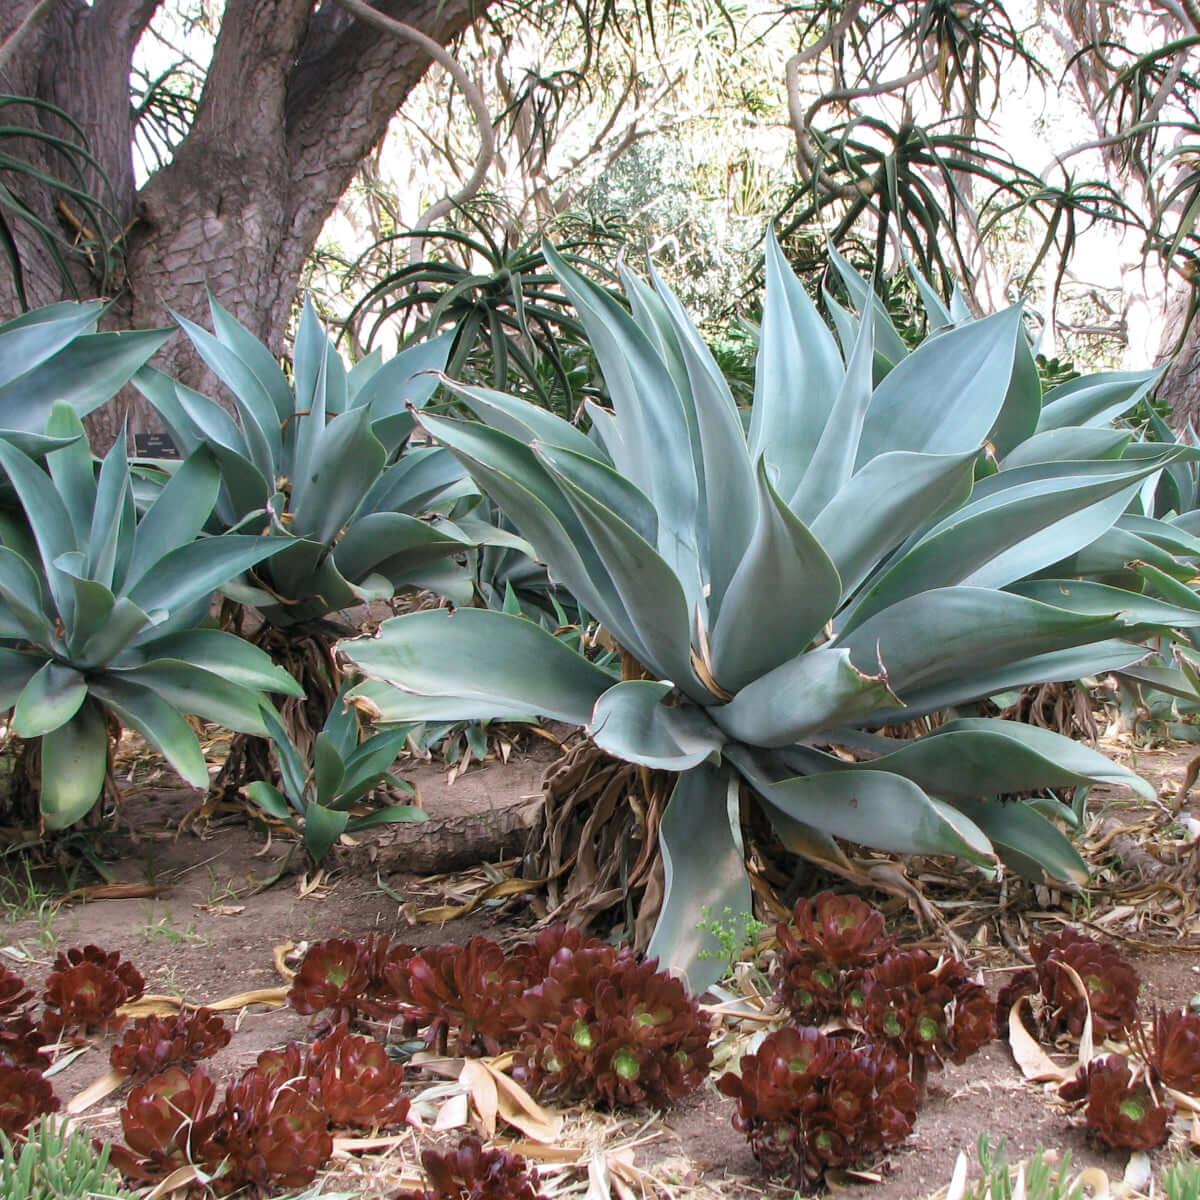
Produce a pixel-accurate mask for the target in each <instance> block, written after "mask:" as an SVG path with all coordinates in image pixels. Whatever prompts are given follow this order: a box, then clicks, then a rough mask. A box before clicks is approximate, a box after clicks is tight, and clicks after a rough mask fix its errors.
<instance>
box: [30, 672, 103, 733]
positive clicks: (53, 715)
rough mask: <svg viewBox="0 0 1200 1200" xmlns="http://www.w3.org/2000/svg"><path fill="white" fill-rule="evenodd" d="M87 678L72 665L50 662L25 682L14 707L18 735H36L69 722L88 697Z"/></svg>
mask: <svg viewBox="0 0 1200 1200" xmlns="http://www.w3.org/2000/svg"><path fill="white" fill-rule="evenodd" d="M87 693H88V685H87V680H86V679H84V677H83V676H82V675H81V674H80V673H79V672H78V671H76V670H75V669H74V668H72V667H68V666H66V665H64V664H63V663H57V662H54V661H50V662H47V663H46V664H45V666H43V667H42V669H41V670H40V671H38V673H37V674H36V675H34V676H33V678H32V679H30V681H29V682H28V683H27V684H26V685H25V688H24V690H23V691H22V692H21V695H20V696H19V697H18V699H17V703H16V707H15V708H14V709H13V716H12V728H13V732H14V733H15V734H16V735H17V737H22V738H36V737H41V736H42V735H43V734H47V733H49V732H50V731H51V730H53V729H58V728H59V726H61V725H65V724H66V723H67V722H68V721H70V720H71V718H72V717H74V716H75V714H76V713H77V712H78V711H79V707H80V705H81V704H83V702H84V700H85V699H86V697H87Z"/></svg>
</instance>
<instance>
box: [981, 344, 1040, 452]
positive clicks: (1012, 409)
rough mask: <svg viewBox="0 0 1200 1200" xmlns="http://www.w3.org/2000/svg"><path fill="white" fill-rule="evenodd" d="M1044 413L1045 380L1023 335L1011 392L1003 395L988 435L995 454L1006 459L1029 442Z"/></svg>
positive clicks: (1010, 387)
mask: <svg viewBox="0 0 1200 1200" xmlns="http://www.w3.org/2000/svg"><path fill="white" fill-rule="evenodd" d="M1041 415H1042V381H1041V378H1040V377H1039V376H1038V369H1037V362H1036V361H1035V360H1034V357H1033V351H1032V350H1031V349H1030V347H1029V339H1028V338H1027V337H1025V336H1024V334H1021V336H1019V337H1018V338H1017V346H1016V356H1015V358H1014V360H1013V373H1012V379H1011V380H1010V381H1009V384H1008V393H1007V394H1006V395H1005V397H1004V405H1003V407H1002V408H1001V409H1000V415H999V416H998V417H997V418H996V423H995V424H994V425H993V426H992V429H991V432H990V433H989V434H988V441H989V442H990V443H991V446H992V456H993V457H994V458H998V459H999V458H1003V457H1004V456H1005V455H1006V454H1008V453H1009V452H1010V451H1012V450H1013V449H1015V448H1018V447H1020V446H1022V445H1023V444H1024V443H1025V442H1026V441H1028V440H1029V438H1031V437H1032V436H1033V432H1034V430H1035V429H1036V428H1037V423H1038V420H1039V418H1040V417H1041Z"/></svg>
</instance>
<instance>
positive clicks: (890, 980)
mask: <svg viewBox="0 0 1200 1200" xmlns="http://www.w3.org/2000/svg"><path fill="white" fill-rule="evenodd" d="M994 1012H995V1010H994V1006H993V1003H992V999H991V997H990V996H989V995H988V993H987V989H986V988H984V986H983V985H982V984H981V983H979V982H977V981H976V980H973V979H972V978H971V976H970V972H969V971H968V970H967V967H966V966H965V965H964V964H963V963H961V962H959V961H958V960H957V959H941V960H939V959H937V958H935V957H934V956H933V955H932V954H930V953H928V952H927V951H925V950H907V951H902V952H899V953H896V954H889V955H888V956H887V957H885V958H884V959H883V961H882V962H879V963H876V964H875V966H873V967H872V968H871V969H870V970H869V971H867V972H865V981H864V984H863V1004H862V1019H863V1024H864V1028H865V1029H866V1030H867V1032H868V1033H869V1034H870V1035H872V1036H874V1037H877V1038H879V1039H881V1040H884V1041H888V1042H890V1043H891V1044H892V1045H893V1047H895V1049H896V1050H897V1052H898V1053H899V1054H901V1055H904V1056H905V1057H907V1058H908V1059H909V1061H910V1063H911V1064H912V1068H913V1074H914V1076H921V1075H923V1072H924V1069H925V1068H928V1067H940V1066H941V1065H942V1063H943V1062H945V1061H946V1060H947V1059H948V1060H949V1061H950V1062H954V1063H962V1062H965V1061H966V1060H967V1058H968V1057H970V1055H972V1054H974V1053H975V1051H976V1050H978V1049H980V1048H981V1047H982V1046H985V1045H987V1043H988V1042H990V1041H991V1040H992V1039H993V1038H994V1037H995V1036H996V1021H995V1015H994ZM918 1068H920V1070H918Z"/></svg>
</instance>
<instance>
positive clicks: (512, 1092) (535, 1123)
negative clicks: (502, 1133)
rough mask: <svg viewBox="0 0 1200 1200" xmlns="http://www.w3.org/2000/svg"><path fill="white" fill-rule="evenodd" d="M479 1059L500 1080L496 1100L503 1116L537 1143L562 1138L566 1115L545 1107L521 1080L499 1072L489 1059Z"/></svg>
mask: <svg viewBox="0 0 1200 1200" xmlns="http://www.w3.org/2000/svg"><path fill="white" fill-rule="evenodd" d="M478 1061H479V1063H480V1065H481V1066H483V1067H484V1069H485V1070H487V1071H488V1073H489V1074H490V1075H491V1076H492V1078H493V1079H494V1080H495V1082H496V1102H497V1109H498V1111H499V1113H500V1115H501V1116H502V1117H503V1118H504V1119H505V1120H506V1121H507V1122H508V1123H509V1124H510V1125H512V1126H513V1127H514V1128H516V1129H519V1130H520V1131H521V1132H522V1133H523V1134H525V1135H526V1136H528V1137H531V1138H533V1140H534V1141H535V1142H556V1141H558V1138H559V1135H560V1134H561V1133H562V1126H563V1118H562V1114H561V1113H551V1112H550V1111H548V1110H547V1109H544V1108H542V1106H541V1105H540V1104H538V1102H537V1101H536V1100H535V1099H534V1098H533V1097H532V1096H531V1095H530V1094H529V1093H528V1092H527V1091H526V1090H525V1089H524V1088H523V1087H522V1086H521V1085H520V1084H519V1083H517V1082H516V1081H515V1080H513V1079H510V1078H509V1077H508V1076H507V1075H505V1074H504V1072H503V1071H498V1070H497V1069H496V1068H495V1067H494V1066H493V1065H492V1064H491V1063H490V1062H488V1060H487V1059H482V1058H481V1059H479V1060H478Z"/></svg>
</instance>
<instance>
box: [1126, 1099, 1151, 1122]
mask: <svg viewBox="0 0 1200 1200" xmlns="http://www.w3.org/2000/svg"><path fill="white" fill-rule="evenodd" d="M1120 1107H1121V1116H1123V1117H1127V1118H1128V1119H1129V1120H1131V1121H1144V1120H1145V1119H1146V1102H1145V1101H1144V1100H1142V1099H1141V1098H1140V1097H1138V1096H1126V1097H1125V1099H1124V1100H1122V1101H1121V1106H1120Z"/></svg>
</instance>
